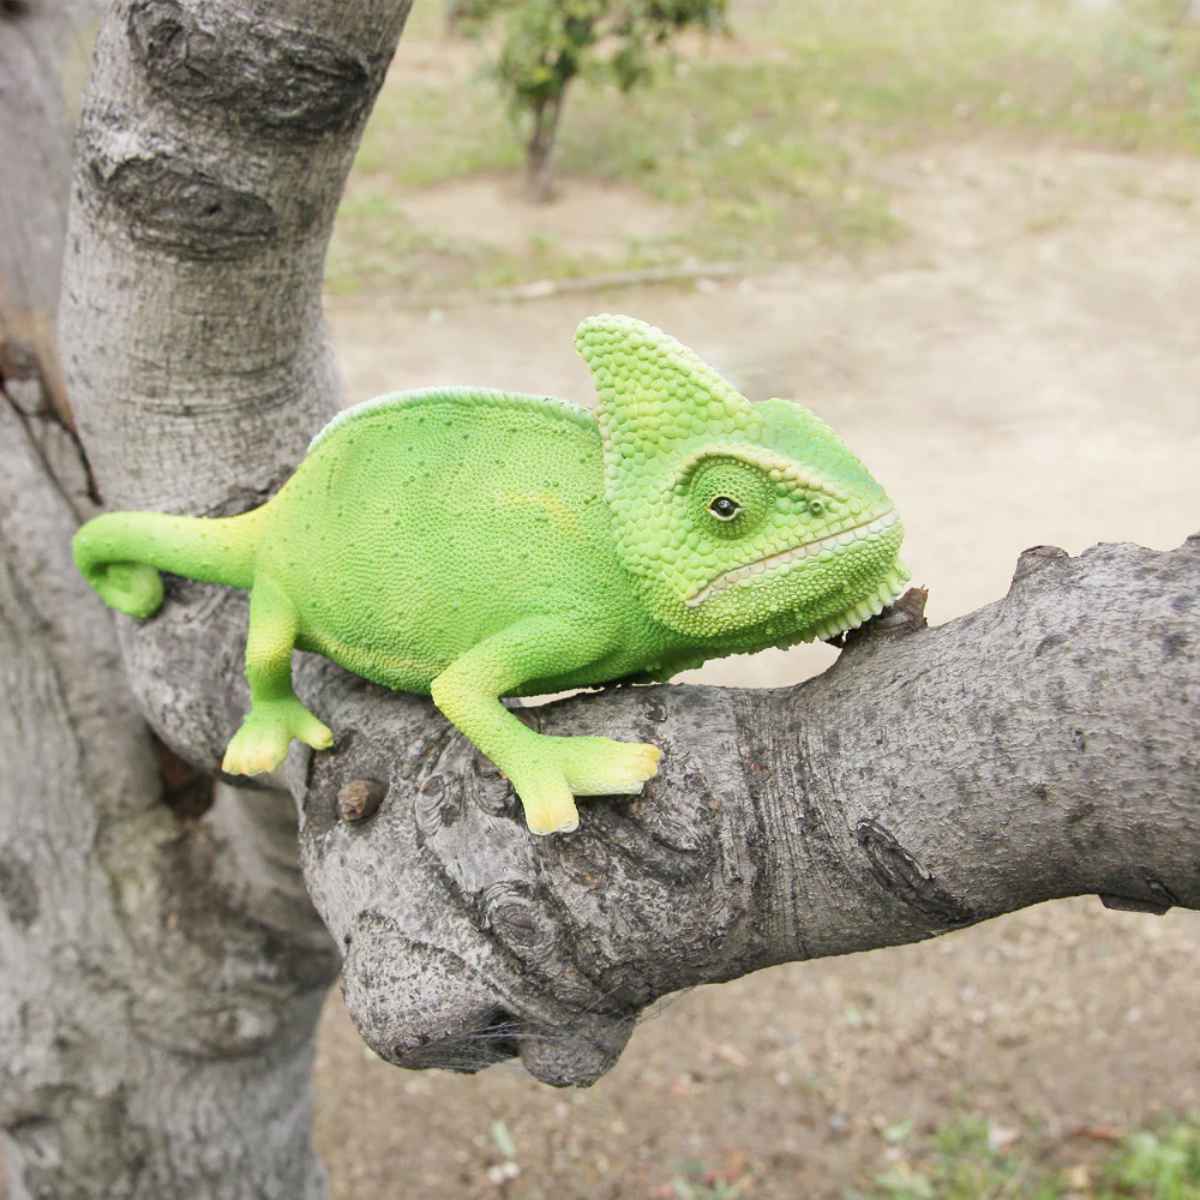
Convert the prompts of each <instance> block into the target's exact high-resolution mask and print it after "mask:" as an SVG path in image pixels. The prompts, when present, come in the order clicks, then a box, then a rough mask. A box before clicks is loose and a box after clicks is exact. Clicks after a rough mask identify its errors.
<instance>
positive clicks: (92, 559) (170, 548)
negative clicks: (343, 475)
mask: <svg viewBox="0 0 1200 1200" xmlns="http://www.w3.org/2000/svg"><path fill="white" fill-rule="evenodd" d="M260 512H261V510H259V509H256V510H254V511H253V512H248V513H244V514H243V515H242V516H240V517H220V518H212V519H209V518H203V517H173V516H168V515H167V514H165V513H143V512H115V513H105V514H104V515H103V516H99V517H96V518H95V519H94V520H91V521H88V522H87V524H86V525H83V526H82V527H81V528H80V530H79V532H78V533H76V534H75V538H74V541H73V542H72V544H71V549H72V551H73V553H74V555H75V565H76V566H77V567H78V568H79V571H80V573H81V574H82V575H83V577H84V579H86V580H87V581H88V583H90V584H91V585H92V587H93V588H95V589H96V591H97V592H98V593H99V594H100V598H101V599H102V600H103V601H104V603H105V604H107V605H109V606H110V607H112V608H115V609H119V610H120V611H121V612H123V613H128V614H129V615H130V616H131V617H151V616H153V615H154V614H155V613H156V612H157V611H158V609H159V606H160V605H161V604H162V600H163V585H162V577H161V576H160V575H159V571H171V572H172V573H174V574H176V575H183V576H185V577H186V578H188V579H199V580H203V581H204V582H206V583H223V584H226V585H228V586H230V587H240V588H248V587H250V585H251V584H252V583H253V582H254V556H255V553H256V552H257V550H258V541H259V529H260V525H261V518H260Z"/></svg>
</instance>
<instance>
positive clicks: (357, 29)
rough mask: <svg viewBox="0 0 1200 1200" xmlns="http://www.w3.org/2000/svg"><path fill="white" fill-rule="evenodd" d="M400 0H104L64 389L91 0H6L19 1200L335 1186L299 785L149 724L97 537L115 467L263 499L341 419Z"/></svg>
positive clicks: (183, 490) (130, 487)
mask: <svg viewBox="0 0 1200 1200" xmlns="http://www.w3.org/2000/svg"><path fill="white" fill-rule="evenodd" d="M406 7H407V6H406V5H405V4H402V3H391V4H388V5H378V6H375V7H374V9H373V10H372V11H367V10H368V9H371V6H369V5H360V6H359V11H358V13H357V16H358V24H357V25H354V23H353V22H352V21H351V22H347V29H346V31H345V32H346V36H347V41H346V43H344V44H343V43H339V44H338V45H336V46H335V45H333V44H332V43H328V42H325V41H323V40H322V39H319V38H315V37H313V36H312V35H311V34H310V33H309V32H308V30H309V29H311V28H312V27H314V26H315V25H317V24H319V22H318V21H317V20H316V19H315V17H314V12H316V11H317V10H321V9H322V6H319V5H315V4H307V5H303V4H301V5H293V6H292V9H293V11H291V12H284V11H282V8H283V6H280V5H270V6H264V11H263V12H262V13H258V12H255V11H254V10H253V9H252V8H251V6H248V5H238V6H232V5H211V4H195V5H193V6H191V8H192V10H191V11H189V9H188V8H187V7H186V6H182V5H178V4H174V3H170V2H163V3H157V2H143V3H133V4H117V5H114V6H112V7H111V8H110V9H109V10H108V13H107V17H106V20H105V23H104V25H103V27H102V29H101V31H100V34H99V45H100V55H99V58H98V63H99V69H98V71H97V72H96V76H95V79H94V82H93V85H92V88H91V90H90V92H89V94H88V98H87V101H86V104H85V109H84V117H83V120H82V137H81V139H80V143H79V149H80V153H79V156H78V158H77V161H76V187H75V197H74V203H75V212H74V217H73V222H72V230H71V241H70V252H69V253H68V255H67V259H68V270H67V284H66V300H65V303H64V308H65V310H66V320H65V322H64V326H63V338H62V345H63V346H64V347H65V348H66V354H65V355H64V357H65V358H66V360H67V362H68V365H69V372H70V380H69V383H70V402H68V399H67V392H66V390H65V389H64V387H63V386H62V384H61V383H60V378H61V376H60V373H59V370H58V366H57V361H56V358H55V354H54V347H53V339H52V336H51V331H52V330H53V326H54V311H55V302H56V297H57V295H58V279H59V264H60V261H61V259H62V257H63V254H62V251H63V226H64V223H65V213H66V197H67V195H68V188H67V179H68V176H67V171H68V166H69V163H70V156H69V153H68V147H69V144H70V118H71V113H70V112H69V111H68V110H67V107H66V106H65V105H64V103H63V97H64V95H68V94H69V93H70V91H71V88H70V87H69V86H68V85H67V84H66V83H65V81H64V75H65V74H66V73H67V68H69V66H70V64H71V62H72V61H73V59H74V58H76V57H82V54H83V49H84V48H86V44H87V43H88V42H89V41H90V30H89V28H88V20H87V15H88V14H87V11H86V10H87V6H86V5H79V6H71V5H65V4H64V5H50V4H29V5H26V4H19V5H6V6H3V8H0V88H2V89H3V90H2V93H0V99H2V100H3V102H4V106H5V115H4V119H3V120H2V121H0V150H2V151H3V161H4V162H5V164H6V172H7V173H6V186H5V188H4V189H3V199H4V204H3V207H2V208H0V222H2V224H0V349H2V351H3V353H2V354H0V555H2V559H0V568H2V569H0V745H2V746H3V747H4V749H5V760H6V762H5V769H4V771H3V772H2V773H0V962H2V963H3V964H4V969H3V971H0V1129H2V1130H3V1133H4V1144H5V1148H6V1150H7V1165H8V1185H9V1194H10V1197H11V1200H24V1198H25V1197H34V1196H36V1197H45V1198H50V1197H53V1198H54V1200H75V1198H77V1197H78V1198H83V1197H97V1198H99V1197H105V1198H109V1197H145V1198H146V1200H150V1198H156V1200H157V1198H159V1197H162V1196H178V1197H230V1198H233V1197H247V1198H248V1197H267V1196H277V1197H281V1198H287V1200H293V1198H295V1197H305V1198H307V1197H311V1198H313V1200H316V1198H317V1197H319V1196H320V1195H323V1194H324V1182H323V1175H322V1172H321V1170H320V1166H319V1164H318V1163H317V1161H316V1159H315V1157H314V1155H313V1154H312V1151H311V1147H310V1144H309V1125H310V1119H309V1110H310V1090H309V1077H310V1069H311V1060H312V1049H313V1045H312V1038H313V1029H314V1025H315V1021H316V1017H317V1014H318V1011H319V1008H320V1004H321V1001H322V999H323V997H324V995H325V992H326V989H327V988H328V985H329V983H330V982H331V981H332V979H333V978H334V976H335V973H336V969H337V955H336V952H335V948H334V946H333V943H332V942H331V940H330V938H329V936H328V933H327V932H326V931H325V929H324V927H323V926H322V924H321V923H320V921H319V919H318V918H317V916H316V914H315V912H314V910H313V909H312V906H311V904H310V903H309V901H308V899H307V897H306V895H305V893H304V889H303V885H302V882H301V878H300V873H299V866H298V862H297V857H296V851H295V831H296V820H295V809H294V806H293V804H292V802H291V800H290V799H289V798H288V797H286V796H285V795H281V794H280V793H278V792H270V791H262V790H260V791H257V792H252V793H245V794H239V793H237V792H235V791H234V790H233V789H231V788H229V787H227V786H225V785H222V786H221V787H216V786H215V782H214V779H213V778H212V777H211V776H210V775H205V774H200V773H197V772H196V771H194V770H193V769H191V768H189V767H187V766H186V765H185V764H184V763H182V762H181V761H180V760H179V759H178V758H177V757H176V756H175V755H174V754H172V753H171V752H170V751H168V750H167V749H166V748H165V747H163V746H162V745H161V744H160V743H158V742H157V741H156V740H155V739H154V738H153V736H152V734H151V733H150V731H149V730H148V728H147V727H146V725H145V723H144V721H143V720H142V718H141V715H140V714H139V712H138V708H137V704H136V702H135V699H134V696H133V694H132V692H131V690H130V687H129V684H128V683H127V681H126V675H125V671H124V669H123V665H122V663H121V661H120V654H119V651H118V648H117V645H116V642H115V638H114V636H113V625H112V622H111V620H110V617H109V614H107V613H106V612H104V610H103V609H102V608H99V607H98V606H97V604H96V600H95V597H94V596H93V595H91V594H90V593H89V591H88V589H87V588H86V587H84V586H82V585H81V581H80V580H79V577H78V575H77V573H76V572H75V570H74V567H73V565H72V563H71V559H70V538H71V535H72V533H73V532H74V529H75V526H76V525H77V523H78V520H79V519H80V518H81V517H83V516H87V515H89V514H90V513H91V512H92V511H94V509H95V506H96V504H97V502H98V501H99V498H100V497H99V493H100V488H101V487H102V486H104V484H105V483H107V485H109V492H108V496H107V497H106V499H108V501H109V502H110V503H112V502H114V501H115V502H117V503H124V504H136V503H141V504H147V505H150V506H161V507H165V508H170V507H175V508H180V509H186V510H189V511H204V510H208V509H219V508H221V507H222V506H224V507H225V508H226V509H235V508H237V507H248V506H249V505H251V504H253V503H256V502H257V500H258V499H259V498H260V496H261V494H263V493H264V492H265V491H266V490H268V489H269V488H270V486H271V485H272V483H273V482H275V481H277V480H278V478H279V477H280V476H282V475H283V474H284V473H285V471H286V468H287V466H288V465H290V463H291V462H293V461H294V460H295V459H296V458H297V457H298V454H299V449H300V448H302V446H303V442H304V439H305V438H306V437H307V433H306V432H304V429H303V428H300V430H299V431H298V427H297V424H295V423H293V421H296V422H299V423H300V425H301V426H307V425H311V424H312V423H313V422H314V421H318V422H319V419H320V415H319V414H324V413H327V412H329V411H332V409H333V407H334V406H335V404H336V400H337V395H336V387H335V379H334V376H333V372H332V368H331V366H330V360H329V356H328V354H327V352H326V350H325V348H324V341H323V339H322V337H321V335H320V329H319V325H320V313H319V282H320V261H321V256H322V254H323V249H324V241H325V238H326V236H327V232H328V228H329V226H330V224H331V222H332V217H333V210H334V207H335V205H336V199H337V196H338V194H339V193H340V190H341V186H342V182H343V178H344V174H345V171H346V169H347V167H348V165H349V161H350V157H351V156H352V154H353V150H354V145H355V142H356V136H355V134H356V131H357V130H358V129H359V128H360V127H361V124H362V122H363V120H364V119H365V113H366V109H367V107H368V106H369V103H370V100H371V98H372V97H373V95H374V90H375V88H376V87H377V86H378V83H379V81H380V79H381V78H382V72H383V70H384V67H385V66H386V62H387V60H388V58H389V57H390V54H391V49H392V47H393V46H394V43H395V40H396V38H397V37H398V36H399V31H400V28H401V26H402V23H403V16H404V13H405V11H406ZM310 10H311V11H310ZM372 21H373V24H372ZM356 39H357V40H356ZM176 113H182V114H185V117H182V118H180V119H179V120H174V119H173V115H174V114H176ZM251 133H253V134H254V137H250V136H249V135H250V134H251ZM234 143H239V144H242V145H243V150H242V152H241V153H240V154H239V153H237V152H236V151H235V150H234V149H232V146H233V144H234ZM289 164H290V165H289ZM300 175H303V176H304V180H303V183H299V184H298V183H297V176H300ZM256 181H257V182H258V183H260V184H263V189H264V190H269V188H268V187H267V185H268V184H269V187H270V188H277V189H278V191H277V193H272V194H270V195H268V196H267V197H266V198H264V197H263V196H262V195H260V194H256V192H255V184H256ZM264 181H266V183H264ZM10 184H11V185H12V186H9V185H10ZM273 404H283V405H284V406H285V410H286V407H287V406H291V408H292V410H293V413H294V416H293V420H281V419H279V414H278V413H275V412H273V411H272V405H273ZM76 414H77V415H78V421H77V420H76ZM79 428H83V429H84V430H85V435H86V436H87V443H88V449H87V453H86V454H85V453H84V451H83V449H82V444H81V441H80V438H79V436H78V432H77V430H78V429H79ZM94 463H99V464H101V470H100V471H96V470H93V464H94ZM102 474H103V480H102V479H101V475H102ZM234 481H236V482H234ZM193 615H194V614H193Z"/></svg>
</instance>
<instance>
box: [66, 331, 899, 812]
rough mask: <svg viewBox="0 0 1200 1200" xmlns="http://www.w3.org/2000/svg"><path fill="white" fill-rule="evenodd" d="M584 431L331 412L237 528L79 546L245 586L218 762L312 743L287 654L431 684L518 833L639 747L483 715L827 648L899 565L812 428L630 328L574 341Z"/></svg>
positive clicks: (872, 488) (326, 737) (843, 466)
mask: <svg viewBox="0 0 1200 1200" xmlns="http://www.w3.org/2000/svg"><path fill="white" fill-rule="evenodd" d="M576 345H577V347H578V349H579V352H580V353H581V354H582V355H583V357H584V359H585V360H586V362H587V363H588V366H589V367H590V368H591V370H592V373H593V375H594V377H595V380H596V386H597V391H598V396H599V402H598V418H599V419H598V420H597V419H594V418H593V417H592V416H591V415H590V414H589V413H587V412H585V411H583V410H581V409H578V408H575V407H573V406H571V405H568V404H564V403H562V402H560V401H556V400H553V399H551V398H548V397H537V396H526V395H515V394H511V393H506V392H496V391H487V390H477V389H467V388H447V389H441V390H433V391H422V392H408V393H397V394H394V395H390V396H382V397H380V398H379V399H377V400H372V401H370V402H368V403H366V404H362V405H359V406H358V407H357V408H353V409H350V410H348V411H347V412H345V413H343V414H341V415H340V416H339V417H337V418H336V419H335V420H334V421H332V422H331V423H330V424H329V425H328V426H327V427H326V428H325V429H324V430H323V431H322V432H321V433H320V434H318V435H317V437H316V438H315V439H314V440H313V442H312V445H311V446H310V448H309V453H308V455H307V456H306V457H305V459H304V461H303V462H302V463H301V464H300V467H299V468H298V469H297V471H296V473H295V474H294V475H293V476H292V477H291V479H289V480H288V482H287V483H286V484H285V486H284V487H283V488H282V489H281V490H280V491H279V493H278V494H277V495H276V496H275V497H273V498H272V499H271V500H270V501H269V502H268V503H267V504H265V505H264V506H263V507H262V508H259V509H256V510H254V511H253V512H250V513H247V514H245V515H244V516H241V517H233V518H226V519H221V520H204V519H197V518H189V517H174V516H165V515H161V514H155V513H110V514H106V515H104V516H101V517H98V518H96V519H95V520H93V521H89V522H88V523H87V524H86V525H84V526H83V528H81V529H80V531H79V533H78V534H77V535H76V538H75V542H74V551H75V559H76V562H77V564H78V566H79V568H80V570H81V571H82V572H83V574H84V576H85V578H86V579H87V580H88V582H89V583H90V584H91V585H92V586H93V587H94V588H95V589H96V591H97V592H99V594H100V595H101V597H102V598H103V599H104V600H105V601H106V602H107V603H109V604H110V605H112V606H113V607H115V608H118V609H120V610H121V611H123V612H126V613H129V614H131V615H133V616H136V617H143V618H144V617H148V616H151V615H152V614H153V613H154V612H155V611H156V610H157V608H158V606H159V605H160V604H161V602H162V584H161V580H160V578H159V575H158V572H159V571H160V570H166V571H172V572H174V573H176V574H179V575H184V576H187V577H189V578H194V579H203V580H208V581H211V582H217V583H225V584H228V585H231V586H234V587H242V588H248V589H249V590H250V628H249V634H248V638H247V644H246V675H247V678H248V680H249V683H250V692H251V709H250V712H249V713H248V714H247V716H246V719H245V721H244V722H243V724H242V726H241V728H240V729H239V730H238V732H237V733H236V735H235V736H234V738H233V740H232V741H231V742H230V744H229V747H228V749H227V751H226V754H225V759H224V762H223V768H224V769H225V770H226V771H229V772H232V773H243V774H255V773H260V772H264V771H270V770H273V769H274V768H276V767H277V766H278V765H279V764H280V763H281V762H282V760H283V758H284V756H285V754H286V753H287V748H288V744H289V742H290V741H291V739H292V738H298V739H300V740H301V741H303V742H306V743H307V744H308V745H310V746H313V747H314V748H316V749H324V748H327V747H328V746H330V745H332V743H333V735H332V734H331V732H330V731H329V729H327V728H326V727H325V726H324V725H323V724H322V723H321V722H320V721H319V720H318V719H317V718H316V717H315V716H313V715H312V713H310V712H309V711H308V710H307V709H306V708H304V706H303V705H302V704H301V703H300V701H299V700H298V699H297V698H296V696H295V694H294V693H293V691H292V685H291V655H292V651H293V650H294V649H296V648H299V649H302V650H311V651H315V652H317V653H319V654H324V655H325V656H327V657H328V658H331V659H333V660H334V661H335V662H337V663H340V664H341V665H342V666H344V667H346V668H348V669H349V670H351V671H354V672H356V673H357V674H359V675H362V676H365V677H366V678H368V679H372V680H374V681H375V682H377V683H381V684H383V685H385V686H387V687H390V688H395V689H397V690H400V691H409V692H421V693H428V694H430V695H432V697H433V699H434V702H435V703H436V704H437V705H438V707H439V708H440V709H441V710H442V712H443V713H444V714H445V715H446V716H447V717H448V718H449V719H450V720H451V721H452V722H453V723H454V724H455V725H456V726H457V727H458V728H459V729H460V730H461V731H462V732H463V733H464V734H466V736H467V737H469V738H470V739H471V740H472V741H473V742H474V743H475V745H476V746H477V747H478V748H479V749H480V750H481V751H482V752H483V753H484V754H486V755H487V756H488V757H489V758H491V759H492V761H493V762H495V763H496V765H497V766H498V767H499V768H500V769H501V770H502V771H504V773H505V774H506V775H507V776H508V778H509V780H510V781H511V782H512V784H513V787H514V788H515V790H516V792H517V794H518V796H519V797H520V798H521V801H522V803H523V805H524V809H525V815H526V819H527V821H528V823H529V827H530V829H531V830H533V831H534V832H536V833H551V832H559V831H569V830H572V829H574V828H575V827H576V826H577V824H578V820H579V817H578V812H577V810H576V807H575V799H574V798H575V797H576V796H589V795H612V794H636V793H637V792H639V791H640V790H641V787H642V784H643V783H644V782H645V780H647V779H649V778H650V777H651V776H652V775H653V774H654V773H655V771H656V770H657V766H658V760H659V751H658V749H657V748H656V747H654V746H649V745H639V744H630V743H625V742H617V741H612V740H610V739H608V738H599V737H572V738H555V737H547V736H543V735H541V734H537V733H535V732H534V731H532V730H531V729H529V728H528V727H527V726H525V725H523V724H522V723H521V722H519V721H518V720H517V719H516V718H515V717H514V716H513V715H512V714H511V713H509V712H508V711H507V710H506V709H505V708H504V706H503V705H502V704H501V703H500V702H499V697H501V696H527V695H538V694H542V693H546V692H555V691H562V690H566V689H568V688H577V687H586V686H591V685H597V684H603V683H608V682H612V681H616V680H653V679H658V680H661V679H669V678H670V677H671V676H672V675H674V674H676V673H677V672H679V671H680V670H683V669H684V668H687V667H692V666H696V665H698V664H699V663H701V662H704V661H706V660H707V659H710V658H716V657H720V656H721V655H725V654H732V653H745V652H750V651H754V650H759V649H762V648H764V647H766V646H786V645H792V644H794V643H796V642H800V641H807V640H811V639H814V638H828V637H832V636H834V635H835V634H836V633H839V632H841V631H842V630H845V629H848V628H853V627H856V626H858V625H860V624H862V622H864V621H866V620H868V619H869V618H870V617H871V616H872V615H874V614H876V613H878V612H879V611H881V609H882V608H883V607H884V606H885V605H886V604H888V603H890V602H891V601H892V600H893V599H894V598H895V597H896V596H897V595H898V594H899V592H900V590H901V588H902V586H903V584H904V582H905V580H906V579H907V578H908V576H907V573H906V572H905V570H904V568H903V567H902V566H901V565H900V563H899V561H898V559H897V553H898V551H899V547H900V541H901V537H902V528H901V524H900V521H899V519H898V518H897V516H896V513H895V511H894V509H893V507H892V504H891V501H890V500H889V499H888V497H887V495H886V494H885V493H884V491H883V489H882V488H881V487H880V486H879V485H878V484H877V483H876V482H875V480H874V479H872V478H871V476H870V474H869V473H868V472H867V470H866V468H865V467H864V466H863V465H862V463H860V462H859V461H858V459H857V458H855V457H854V455H853V454H852V453H851V452H850V451H849V450H848V449H847V447H846V446H845V445H844V444H843V443H842V442H841V441H840V439H839V438H838V437H837V436H836V435H835V434H834V433H833V432H832V430H830V428H829V427H828V426H827V425H825V424H824V423H823V422H822V421H820V420H819V419H818V418H817V417H815V416H813V414H812V413H810V412H808V411H807V410H805V409H803V408H801V407H799V406H798V405H795V404H792V403H791V402H789V401H785V400H768V401H765V402H763V403H760V404H750V403H749V402H748V401H747V400H746V399H745V398H744V397H742V396H740V395H739V394H738V393H737V392H736V391H735V390H734V389H733V388H732V387H730V386H729V384H728V383H726V382H725V381H724V380H723V379H722V378H721V377H720V376H719V375H717V373H716V372H715V371H713V370H712V369H711V368H709V367H708V366H706V365H705V364H704V363H703V362H701V361H700V359H699V358H697V357H696V355H695V354H693V353H692V352H691V351H690V350H688V349H687V348H686V347H684V346H681V345H680V344H679V343H678V342H676V341H675V340H674V339H673V338H671V337H668V336H667V335H666V334H664V333H662V332H661V331H660V330H657V329H655V328H653V327H652V326H649V325H646V324H645V323H644V322H641V321H638V320H635V319H634V318H631V317H621V316H608V315H602V316H596V317H591V318H589V319H588V320H586V321H584V322H583V324H582V325H581V326H580V327H579V331H578V334H577V337H576Z"/></svg>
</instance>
